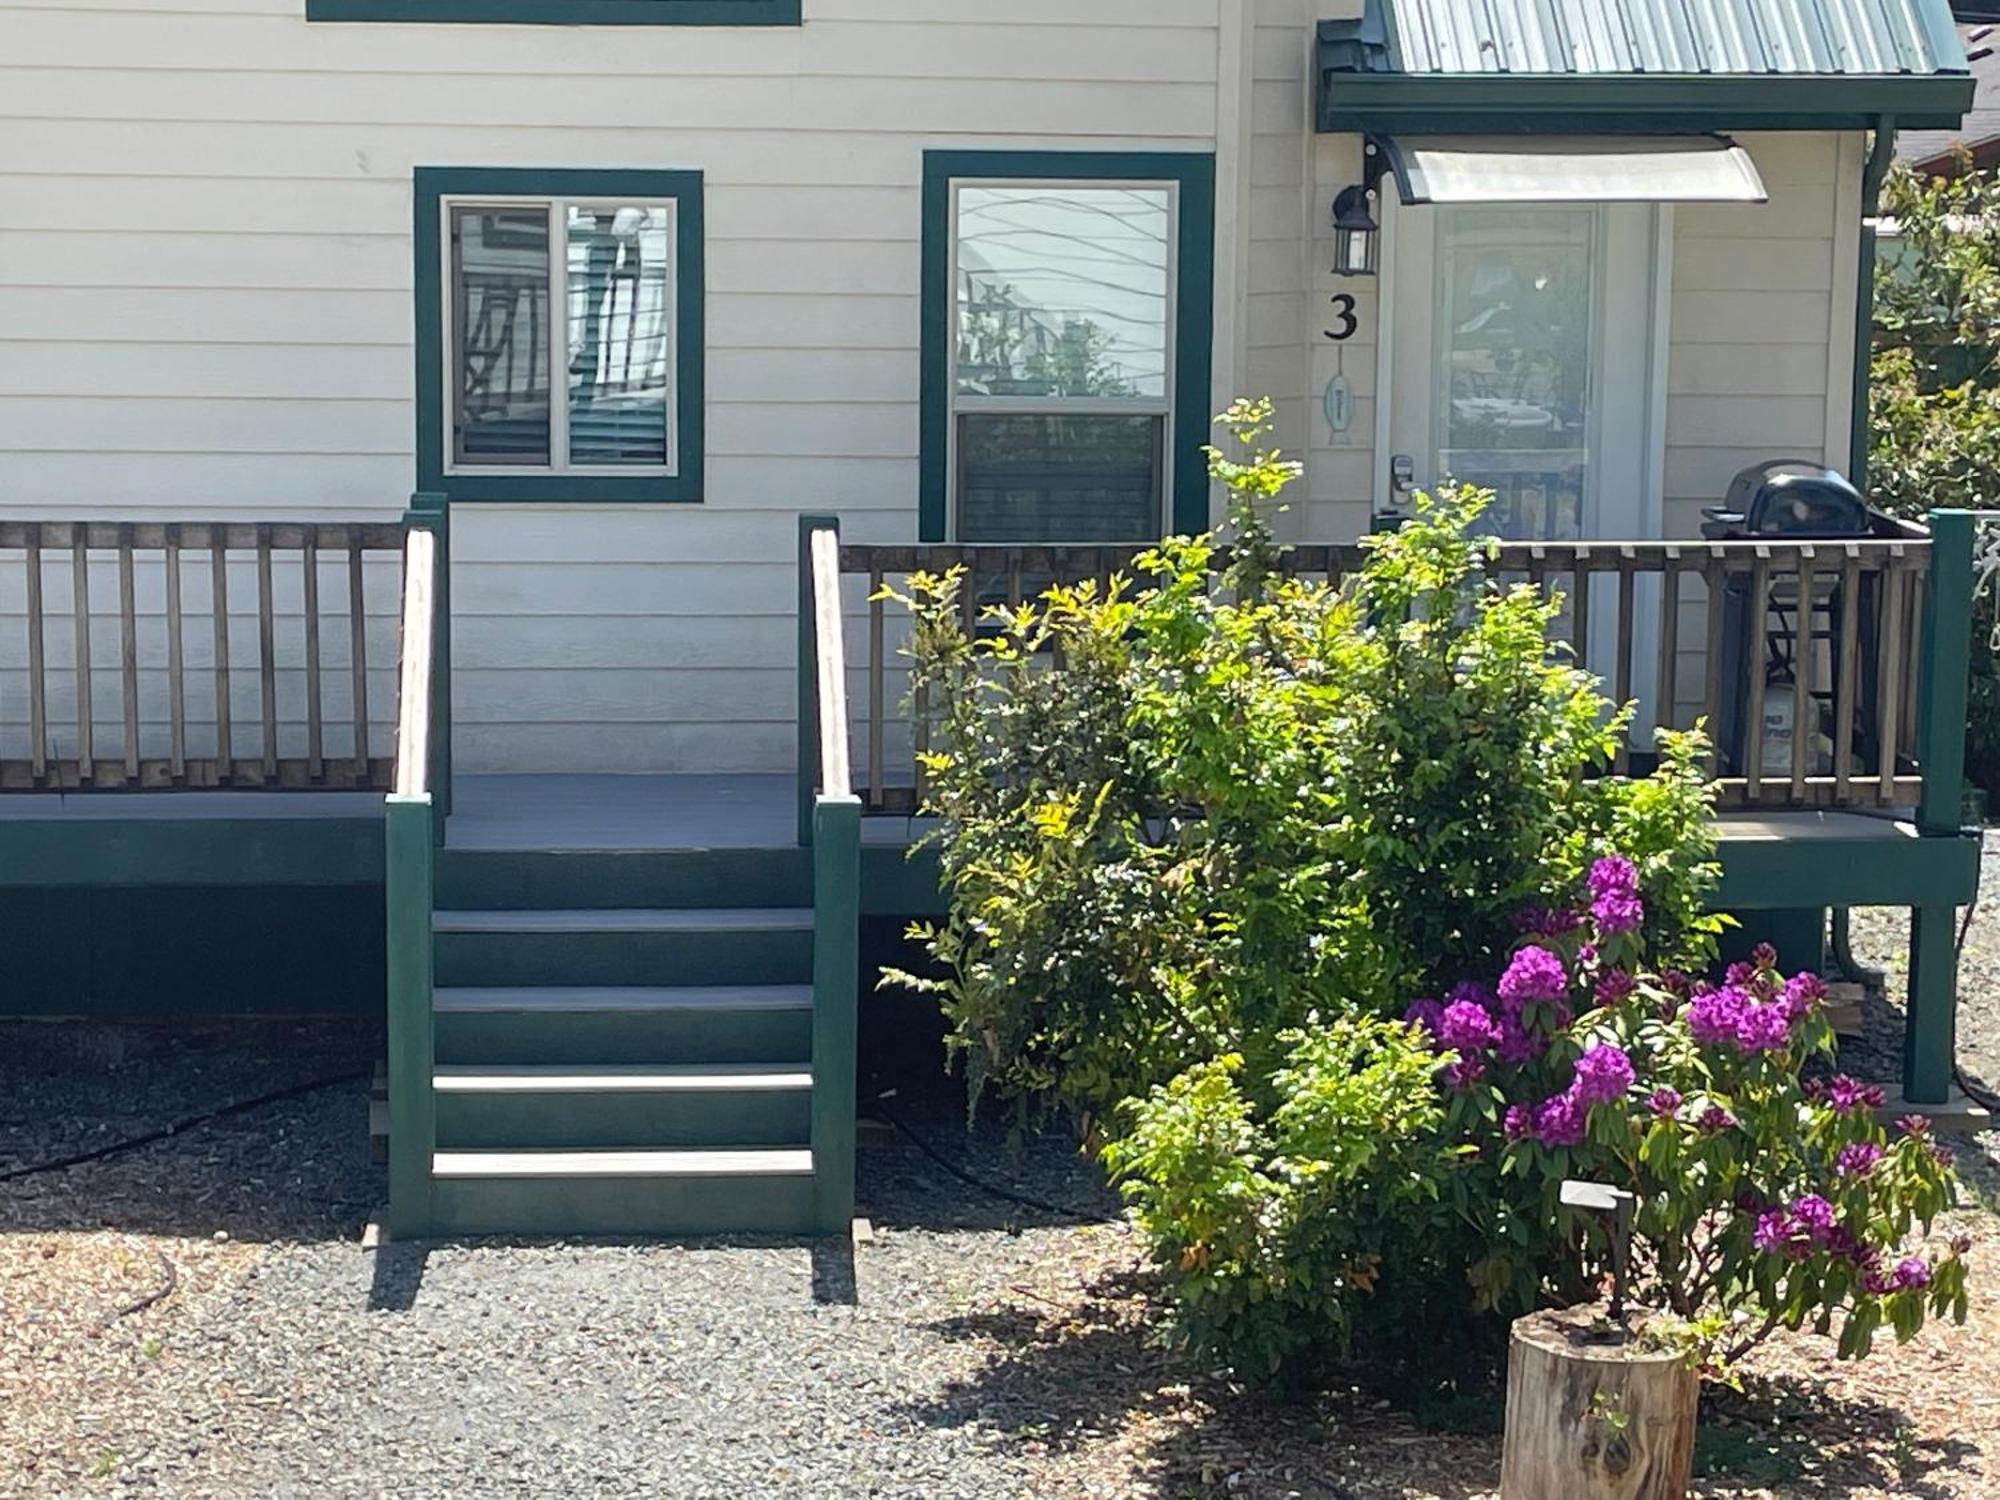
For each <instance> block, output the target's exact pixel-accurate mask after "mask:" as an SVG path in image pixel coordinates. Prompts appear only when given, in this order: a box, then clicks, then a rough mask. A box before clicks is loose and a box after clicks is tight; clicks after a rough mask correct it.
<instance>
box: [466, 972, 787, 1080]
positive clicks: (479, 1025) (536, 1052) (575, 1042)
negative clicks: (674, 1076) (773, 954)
mask: <svg viewBox="0 0 2000 1500" xmlns="http://www.w3.org/2000/svg"><path fill="white" fill-rule="evenodd" d="M432 1010H433V1019H434V1021H435V1025H436V1037H437V1060H438V1061H439V1062H440V1063H447V1064H449V1063H496V1064H500V1063H504V1064H540V1065H558V1064H589V1063H631V1062H633V1061H635V1060H646V1061H654V1062H662V1063H675V1064H681V1063H756V1064H760V1065H775V1066H785V1065H788V1064H801V1063H805V1062H806V1061H808V1060H809V1059H810V1058H811V1056H812V986H811V985H810V984H783V985H764V984H718V985H690V986H620V985H563V986H554V985H549V986H520V985H494V986H475V987H449V988H442V989H439V990H438V991H437V992H436V993H435V995H434V997H433V999H432Z"/></svg>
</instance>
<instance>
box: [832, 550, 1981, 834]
mask: <svg viewBox="0 0 2000 1500" xmlns="http://www.w3.org/2000/svg"><path fill="white" fill-rule="evenodd" d="M1933 519H1934V521H1935V522H1936V523H1937V524H1936V528H1935V534H1933V533H1932V532H1931V531H1927V530H1925V529H1924V528H1921V527H1915V526H1905V527H1899V528H1898V529H1897V530H1896V532H1895V533H1894V534H1892V535H1888V536H1881V537H1868V538H1857V539H1852V540H1847V539H1842V540H1826V541H1803V540H1788V539H1782V538H1775V537H1774V538H1768V539H1760V540H1748V541H1718V542H1707V541H1631V542H1624V541H1576V542H1505V543H1502V544H1500V546H1499V549H1498V553H1497V556H1496V557H1495V559H1494V561H1493V563H1492V565H1491V566H1492V568H1493V570H1494V571H1495V572H1496V573H1497V574H1498V575H1499V576H1500V577H1502V578H1503V579H1513V580H1519V581H1525V582H1529V583H1532V584H1534V585H1535V586H1537V587H1539V588H1543V589H1550V590H1556V591H1559V592H1560V593H1561V594H1562V595H1563V596H1564V600H1565V604H1564V608H1563V611H1562V614H1561V617H1560V619H1559V621H1558V623H1557V630H1558V632H1559V633H1560V634H1561V636H1562V637H1563V638H1564V639H1566V640H1567V641H1568V642H1569V643H1570V645H1571V646H1572V647H1573V648H1574V651H1575V655H1576V659H1577V660H1578V661H1581V662H1582V663H1584V664H1585V665H1586V666H1588V667H1589V668H1590V669H1591V670H1592V671H1594V672H1596V673H1597V674H1598V675H1599V676H1600V677H1601V678H1602V679H1603V681H1604V686H1605V689H1606V691H1607V692H1608V693H1609V694H1610V695H1611V696H1612V697H1614V698H1615V699H1617V700H1618V701H1620V702H1625V701H1629V700H1634V699H1636V700H1638V702H1639V704H1640V713H1639V715H1638V721H1637V723H1636V725H1635V732H1634V734H1633V735H1632V737H1631V743H1630V744H1628V745H1625V746H1622V747H1621V748H1620V750H1619V752H1618V757H1617V764H1616V766H1615V768H1614V769H1616V770H1619V771H1624V770H1627V769H1629V768H1630V766H1631V763H1632V760H1633V758H1634V756H1635V755H1643V754H1644V753H1645V751H1646V750H1647V749H1648V748H1649V746H1650V730H1651V728H1652V727H1654V726H1658V725H1665V726H1670V727H1680V728H1685V727H1688V726H1690V725H1692V724H1693V723H1694V722H1695V720H1696V719H1697V718H1703V719H1705V720H1706V721H1707V723H1708V727H1709V733H1710V735H1711V737H1712V738H1713V739H1714V741H1715V761H1714V769H1715V773H1716V776H1717V780H1718V782H1719V786H1720V802H1721V804H1722V805H1723V806H1725V807H1753V808H1764V809H1783V808H1809V807H1859V806H1877V807H1881V806H1895V807H1904V806H1909V805H1911V804H1913V803H1916V802H1918V801H1919V799H1920V798H1921V799H1922V800H1923V801H1924V802H1925V804H1926V805H1927V806H1930V807H1932V808H1933V809H1939V810H1941V809H1943V808H1944V807H1945V805H1946V803H1947V802H1948V803H1949V805H1950V809H1951V812H1950V816H1951V817H1952V818H1954V819H1955V817H1956V809H1957V799H1958V795H1959V793H1958V780H1959V771H1958V766H1959V762H1958V760H1957V759H1956V757H1955V755H1954V754H1952V753H1949V752H1944V751H1941V750H1934V751H1933V753H1931V754H1930V755H1928V756H1927V755H1925V754H1924V753H1923V752H1924V751H1925V749H1926V748H1928V747H1927V746H1926V745H1925V744H1924V743H1923V741H1924V740H1925V739H1926V738H1927V737H1928V738H1929V739H1931V740H1932V741H1933V742H1934V743H1935V744H1936V745H1938V746H1940V747H1941V746H1942V745H1943V742H1944V740H1945V739H1948V738H1949V737H1948V736H1942V735H1941V731H1938V730H1937V726H1938V725H1940V724H1942V723H1943V722H1945V721H1946V720H1948V719H1950V718H1951V716H1952V715H1954V714H1955V715H1956V722H1958V723H1959V724H1960V725H1962V724H1963V722H1964V705H1965V655H1964V650H1963V647H1962V646H1961V647H1960V649H1959V650H1958V653H1957V658H1956V665H1955V667H1953V666H1951V665H1950V663H1948V662H1944V661H1942V660H1941V659H1940V660H1938V661H1933V660H1932V657H1933V655H1934V653H1935V642H1934V641H1933V636H1934V634H1935V632H1934V629H1933V624H1934V622H1935V621H1936V620H1939V619H1942V620H1943V621H1945V622H1946V624H1947V625H1950V624H1951V622H1953V621H1956V622H1958V625H1957V627H1956V629H1957V631H1958V633H1959V634H1960V635H1961V636H1962V633H1963V622H1964V621H1965V620H1967V619H1968V618H1969V616H1970V611H1971V569H1970V556H1971V525H1970V518H1969V517H1968V516H1965V515H1964V514H1963V513H1956V512H1940V513H1938V514H1937V515H1936V516H1935V517H1934V518H1933ZM1961 522H1963V523H1964V524H1962V525H1961V524H1960V523H1961ZM1140 550H1142V549H1139V548H1136V547H1108V546H1075V547H1063V546H1038V547H1028V546H1022V547H1013V546H991V545H984V546H950V545H943V544H923V545H915V546H909V545H896V546H876V545H867V544H848V545H845V546H843V547H842V548H841V549H840V568H841V572H842V574H843V575H844V576H845V577H846V578H847V580H848V581H849V584H850V587H849V589H848V590H847V593H846V604H847V620H848V626H849V628H850V629H853V630H856V631H857V632H858V634H859V636H860V638H861V640H862V641H863V648H862V650H861V652H860V662H859V665H858V667H857V668H856V669H855V672H856V676H857V677H858V679H859V696H860V697H862V699H863V700H864V701H865V703H866V712H865V714H864V715H863V718H862V722H861V723H860V724H859V725H858V726H857V729H856V745H855V747H854V748H855V755H856V760H857V763H858V764H859V765H860V766H861V768H862V774H861V776H860V783H861V785H860V794H861V798H862V801H863V805H864V806H865V807H866V809H867V810H868V811H870V812H892V813H893V812H905V811H908V810H910V809H911V808H912V807H914V806H915V805H916V804H917V803H918V802H919V801H920V799H921V791H922V785H921V773H920V771H919V770H918V768H917V766H916V763H915V756H916V753H917V752H918V751H921V750H922V749H923V748H924V747H925V745H926V744H927V743H928V740H929V736H930V732H931V725H930V720H931V717H932V715H931V710H932V707H933V705H929V704H925V703H921V702H919V703H915V704H911V703H907V702H906V701H905V700H906V698H907V692H906V682H907V671H906V667H905V664H904V663H903V662H902V660H901V658H900V650H901V643H902V640H903V638H904V634H905V626H904V622H902V621H901V620H900V619H899V618H897V614H898V612H897V611H896V610H895V608H894V606H893V605H888V604H885V603H884V602H883V601H882V600H881V599H880V598H879V597H878V596H879V595H880V593H881V590H882V587H883V585H884V584H885V583H889V584H900V583H901V582H902V581H903V580H905V579H907V578H908V576H909V575H910V574H911V573H912V572H914V571H917V570H920V569H921V570H926V571H929V572H942V571H943V570H945V569H947V568H951V567H963V568H964V569H966V571H967V578H966V583H965V586H964V587H963V588H962V590H961V593H960V597H961V599H962V600H963V605H964V610H965V624H966V627H967V628H968V629H974V628H977V627H978V625H979V621H980V618H981V615H982V613H983V610H984V608H985V607H986V606H987V605H991V604H1017V603H1019V602H1021V601H1022V600H1023V599H1024V598H1027V597H1032V596H1033V594H1035V593H1036V592H1038V591H1039V590H1040V589H1041V588H1045V587H1047V586H1048V585H1049V584H1050V583H1051V582H1056V581H1060V582H1066V583H1074V582H1078V581H1081V580H1083V579H1086V578H1097V579H1108V578H1109V577H1111V576H1112V575H1113V574H1114V573H1117V572H1125V573H1128V574H1129V573H1130V572H1131V562H1132V559H1133V557H1134V556H1136V554H1137V553H1138V552H1139V551H1140ZM1363 555H1364V553H1363V549H1362V548H1361V547H1359V546H1356V545H1345V546H1300V547H1295V548H1293V549H1291V550H1290V551H1288V552H1287V553H1286V554H1285V555H1284V561H1283V565H1282V566H1283V571H1284V572H1285V573H1286V574H1288V575H1290V576H1295V577H1302V578H1306V579H1318V580H1326V581H1329V582H1333V583H1338V582H1339V581H1340V580H1342V579H1343V578H1345V577H1347V576H1348V575H1349V574H1351V573H1353V572H1355V571H1356V570H1357V569H1358V568H1359V567H1360V564H1361V560H1362V557H1363ZM1951 633H1952V632H1951V630H1947V632H1946V636H1947V637H1949V636H1950V635H1951ZM1767 711H1768V712H1767ZM1767 719H1770V720H1775V721H1776V725H1777V726H1782V724H1783V723H1785V722H1787V721H1788V722H1789V724H1790V725H1791V726H1792V729H1791V732H1790V734H1789V737H1787V736H1786V735H1785V734H1784V733H1782V732H1781V731H1780V730H1779V729H1776V728H1774V726H1773V725H1771V724H1768V723H1767ZM1927 723H1929V724H1930V725H1931V731H1932V732H1928V733H1927V731H1926V729H1925V726H1926V724H1927ZM1947 782H1948V783H1949V785H1948V786H1947V785H1946V783H1947ZM1939 815H1940V816H1942V813H1941V812H1940V813H1939Z"/></svg>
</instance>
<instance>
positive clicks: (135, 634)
mask: <svg viewBox="0 0 2000 1500" xmlns="http://www.w3.org/2000/svg"><path fill="white" fill-rule="evenodd" d="M134 572H135V566H134V563H133V558H132V528H131V527H130V526H129V525H120V526H119V528H118V682H119V688H120V696H121V699H122V703H123V707H124V710H125V779H126V780H127V781H128V782H137V781H138V779H139V601H138V586H137V584H136V582H135V581H134V577H133V574H134Z"/></svg>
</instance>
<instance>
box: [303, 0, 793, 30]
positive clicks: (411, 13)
mask: <svg viewBox="0 0 2000 1500" xmlns="http://www.w3.org/2000/svg"><path fill="white" fill-rule="evenodd" d="M799 10H800V0H306V20H307V21H393V22H402V23H407V24H417V25H465V24H473V25H488V26H798V25H800V24H802V22H801V18H800V15H799Z"/></svg>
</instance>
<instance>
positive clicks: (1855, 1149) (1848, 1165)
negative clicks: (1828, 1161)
mask: <svg viewBox="0 0 2000 1500" xmlns="http://www.w3.org/2000/svg"><path fill="white" fill-rule="evenodd" d="M1881 1159H1882V1148H1881V1147H1880V1146H1878V1145H1876V1144H1875V1143H1874V1142H1872V1141H1855V1142H1854V1143H1853V1144H1852V1145H1847V1146H1842V1147H1841V1148H1840V1155H1839V1156H1837V1157H1836V1158H1834V1163H1833V1169H1834V1171H1836V1172H1838V1173H1839V1174H1840V1175H1841V1176H1842V1177H1866V1176H1867V1175H1868V1174H1869V1173H1870V1172H1872V1171H1874V1170H1875V1163H1877V1162H1878V1161H1880V1160H1881Z"/></svg>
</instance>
